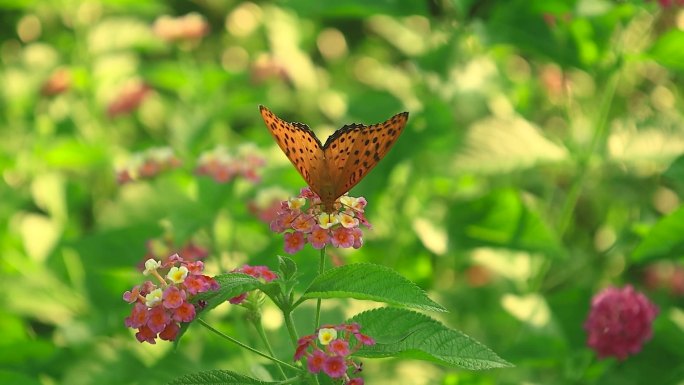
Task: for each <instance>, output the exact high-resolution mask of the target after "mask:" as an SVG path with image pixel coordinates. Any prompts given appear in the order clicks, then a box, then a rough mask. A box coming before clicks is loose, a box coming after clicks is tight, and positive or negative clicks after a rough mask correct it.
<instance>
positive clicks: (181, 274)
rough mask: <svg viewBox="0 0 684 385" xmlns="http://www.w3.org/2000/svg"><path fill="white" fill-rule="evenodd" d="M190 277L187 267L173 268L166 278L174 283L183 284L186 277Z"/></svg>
mask: <svg viewBox="0 0 684 385" xmlns="http://www.w3.org/2000/svg"><path fill="white" fill-rule="evenodd" d="M187 276H188V268H187V267H185V266H181V267H176V266H174V267H172V268H171V269H170V270H169V273H168V274H166V278H168V279H170V280H171V281H172V282H173V283H183V281H185V277H187Z"/></svg>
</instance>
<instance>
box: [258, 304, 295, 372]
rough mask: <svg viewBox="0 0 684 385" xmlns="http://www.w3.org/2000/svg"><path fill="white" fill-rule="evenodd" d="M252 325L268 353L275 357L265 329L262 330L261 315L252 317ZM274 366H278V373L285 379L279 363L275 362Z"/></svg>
mask: <svg viewBox="0 0 684 385" xmlns="http://www.w3.org/2000/svg"><path fill="white" fill-rule="evenodd" d="M252 325H254V328H255V329H256V331H257V333H258V334H259V337H261V341H262V342H263V343H264V346H266V350H267V351H268V354H270V355H271V356H273V357H275V353H274V352H273V348H272V347H271V343H270V342H268V337H267V336H266V331H265V330H264V325H263V324H262V323H261V316H259V318H258V319H256V318H253V319H252ZM276 366H277V367H278V371H279V372H280V375H282V376H283V379H287V374H285V371H284V370H283V367H282V366H280V363H278V362H276Z"/></svg>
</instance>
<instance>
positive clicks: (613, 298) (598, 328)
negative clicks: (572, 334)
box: [584, 285, 658, 360]
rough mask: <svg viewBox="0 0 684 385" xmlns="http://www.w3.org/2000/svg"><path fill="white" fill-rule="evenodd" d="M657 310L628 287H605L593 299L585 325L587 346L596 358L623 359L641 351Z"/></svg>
mask: <svg viewBox="0 0 684 385" xmlns="http://www.w3.org/2000/svg"><path fill="white" fill-rule="evenodd" d="M657 314H658V308H657V307H656V306H655V305H654V304H653V303H652V302H651V301H649V299H648V298H646V296H645V295H643V294H642V293H639V292H637V291H635V290H634V288H633V287H632V286H631V285H627V286H625V287H624V288H622V289H618V288H615V287H608V288H606V289H604V290H603V291H601V292H600V293H598V294H597V295H595V296H594V298H593V299H592V301H591V310H590V311H589V317H587V320H586V322H585V323H584V329H585V330H586V331H587V334H588V336H587V345H589V347H591V348H592V349H593V350H594V351H596V352H597V353H598V356H599V358H605V357H610V356H612V357H615V358H617V359H618V360H624V359H626V358H627V356H628V355H630V354H636V353H638V352H639V351H640V350H641V346H642V345H643V344H644V342H646V341H648V340H649V339H651V336H652V334H653V330H652V327H651V326H652V323H653V320H654V319H655V317H656V315H657Z"/></svg>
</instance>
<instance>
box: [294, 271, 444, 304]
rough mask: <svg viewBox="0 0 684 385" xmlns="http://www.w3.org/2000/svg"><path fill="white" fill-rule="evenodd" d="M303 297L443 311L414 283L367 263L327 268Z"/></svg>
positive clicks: (393, 272) (395, 273)
mask: <svg viewBox="0 0 684 385" xmlns="http://www.w3.org/2000/svg"><path fill="white" fill-rule="evenodd" d="M303 297H304V298H356V299H365V300H371V301H378V302H385V303H388V304H390V305H394V306H401V307H410V308H415V309H422V310H431V311H446V309H445V308H443V307H442V306H441V305H439V304H438V303H436V302H434V301H433V300H431V299H430V298H429V297H428V296H427V294H425V292H424V291H423V290H422V289H421V288H420V287H418V286H417V285H416V284H415V283H413V282H411V281H409V280H408V279H406V278H404V277H402V276H401V275H399V274H398V273H397V272H395V271H394V270H392V269H389V268H387V267H384V266H379V265H373V264H370V263H360V264H353V265H346V266H341V267H336V268H334V269H330V270H328V271H326V272H325V273H323V274H321V275H320V276H318V277H317V278H316V279H314V281H313V282H312V283H311V286H310V287H309V288H308V289H307V291H306V293H304V295H303Z"/></svg>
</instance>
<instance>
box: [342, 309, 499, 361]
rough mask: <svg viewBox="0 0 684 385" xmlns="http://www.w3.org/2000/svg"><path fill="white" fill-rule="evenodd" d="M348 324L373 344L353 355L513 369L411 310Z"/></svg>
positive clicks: (368, 315)
mask: <svg viewBox="0 0 684 385" xmlns="http://www.w3.org/2000/svg"><path fill="white" fill-rule="evenodd" d="M348 322H357V323H358V324H359V325H361V332H362V333H363V334H366V335H369V336H371V337H372V338H373V339H375V342H376V343H375V345H372V346H364V347H363V348H361V349H360V350H359V351H358V352H357V353H355V355H356V356H360V357H369V358H381V357H403V358H414V359H419V360H425V361H431V362H435V363H438V364H441V365H446V366H455V367H459V368H463V369H470V370H483V369H492V368H505V367H510V366H512V365H511V364H510V363H509V362H507V361H506V360H504V359H502V358H501V357H499V356H498V355H497V354H496V353H494V352H493V351H492V350H490V349H489V348H488V347H486V346H485V345H483V344H481V343H480V342H478V341H476V340H474V339H472V338H470V337H468V336H467V335H465V334H463V333H461V332H460V331H458V330H453V329H449V328H448V327H446V326H444V325H443V324H441V323H440V322H438V321H436V320H434V319H432V318H430V317H428V316H426V315H424V314H420V313H416V312H414V311H411V310H406V309H396V308H382V309H375V310H370V311H366V312H363V313H361V314H358V315H356V316H355V317H353V318H351V319H350V320H349V321H348Z"/></svg>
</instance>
